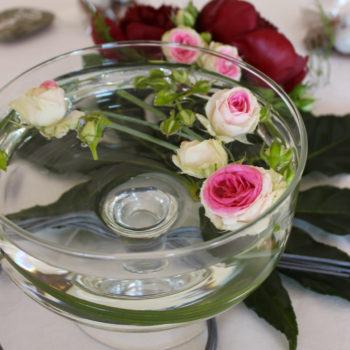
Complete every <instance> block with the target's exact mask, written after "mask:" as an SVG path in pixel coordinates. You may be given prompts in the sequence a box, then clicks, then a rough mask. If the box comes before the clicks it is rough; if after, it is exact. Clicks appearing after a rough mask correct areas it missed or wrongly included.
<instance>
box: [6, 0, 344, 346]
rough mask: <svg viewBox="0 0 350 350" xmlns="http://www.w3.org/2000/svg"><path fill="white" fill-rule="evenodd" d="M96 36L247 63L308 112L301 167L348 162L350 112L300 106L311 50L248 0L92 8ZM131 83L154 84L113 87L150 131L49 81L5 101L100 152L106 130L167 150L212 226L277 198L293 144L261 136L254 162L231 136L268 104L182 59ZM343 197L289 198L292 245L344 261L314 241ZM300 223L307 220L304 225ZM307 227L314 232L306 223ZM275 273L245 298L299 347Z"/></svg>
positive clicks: (308, 282)
mask: <svg viewBox="0 0 350 350" xmlns="http://www.w3.org/2000/svg"><path fill="white" fill-rule="evenodd" d="M222 14H225V15H224V16H223V15H222ZM219 18H220V20H218V19H219ZM92 35H93V39H94V41H95V42H96V43H104V42H113V41H116V40H119V41H120V40H144V39H146V40H164V41H175V42H179V43H187V44H191V45H196V46H202V47H208V48H210V49H213V50H214V51H217V52H219V53H224V54H226V55H229V56H231V57H234V58H239V59H243V60H245V61H247V62H248V63H251V64H253V65H254V66H256V67H257V68H258V69H260V70H261V71H263V72H265V73H266V74H267V75H269V76H270V77H271V78H272V79H274V80H275V81H277V82H278V83H279V84H280V85H281V86H283V87H284V89H285V90H286V91H288V92H289V94H290V96H291V97H292V98H293V100H294V102H295V103H296V105H297V106H298V107H299V109H300V110H301V111H302V112H303V118H304V122H305V125H306V129H307V132H308V139H309V157H308V160H307V165H306V169H305V175H306V174H310V173H312V172H315V171H317V172H322V173H324V174H327V175H337V174H340V173H349V172H350V165H349V164H350V163H349V161H348V159H349V152H350V136H349V135H350V116H349V115H346V116H344V117H343V118H335V117H334V116H322V117H320V118H314V116H313V115H312V114H311V113H309V112H306V110H308V109H310V105H311V103H312V98H310V97H309V96H308V95H307V87H306V85H303V84H302V82H303V79H304V78H305V76H306V74H307V58H306V57H301V56H300V55H298V54H297V53H296V51H295V49H294V48H293V46H292V44H291V43H290V41H289V40H288V39H287V38H286V37H285V36H284V35H283V34H282V33H280V32H279V31H278V30H277V28H276V27H275V26H274V25H273V24H271V23H269V22H268V21H267V20H265V19H264V18H262V17H261V15H260V14H259V13H258V12H257V11H256V9H255V8H254V6H253V5H251V4H249V3H248V2H246V1H240V0H217V1H211V2H209V3H208V4H207V5H206V6H205V7H204V8H203V9H202V11H198V10H197V9H196V8H195V7H194V6H193V5H192V4H189V5H188V6H187V7H186V8H185V9H175V8H172V7H169V6H162V7H160V8H159V9H155V8H152V7H150V6H142V5H134V6H132V7H130V8H129V9H128V10H127V12H126V14H125V16H124V17H123V18H122V19H121V21H119V22H116V21H114V20H112V19H110V18H108V17H106V16H104V15H103V14H102V13H101V12H97V13H95V14H93V16H92ZM102 54H103V53H102ZM164 54H165V55H166V57H167V59H168V60H169V61H172V62H182V63H190V64H192V65H194V66H199V67H203V68H205V69H206V70H209V71H214V72H217V73H219V74H221V75H224V76H227V77H229V78H230V79H233V80H236V81H238V80H240V79H241V78H242V77H241V72H240V69H239V67H238V66H237V65H235V64H234V63H232V62H229V61H227V60H221V59H220V58H215V57H214V56H209V55H208V56H206V55H205V54H204V55H199V54H198V53H196V51H195V50H180V49H174V50H171V49H169V50H165V51H164ZM134 86H135V87H136V88H139V89H142V88H146V87H147V88H151V89H152V90H153V93H154V99H153V100H152V103H151V104H145V101H144V100H140V99H137V98H136V97H135V96H130V94H129V93H128V92H127V91H126V90H120V91H119V92H118V95H119V97H120V98H124V99H126V100H128V101H129V102H130V103H134V104H135V105H137V106H142V108H144V109H145V110H148V111H149V112H151V113H153V114H154V115H156V116H157V117H158V118H159V123H157V124H155V123H154V122H150V121H148V120H142V125H143V126H146V127H151V128H153V130H156V132H157V135H158V137H157V138H156V137H152V136H150V135H149V134H146V133H142V132H140V131H138V130H135V129H134V128H132V125H131V124H132V123H140V121H138V120H136V119H135V118H130V117H128V116H125V115H120V114H117V113H112V112H103V113H102V112H101V111H78V110H69V108H68V104H67V101H66V99H65V92H64V91H63V89H62V88H61V87H59V86H58V85H57V83H56V82H54V81H48V82H44V83H43V84H41V86H39V87H36V88H33V89H31V90H29V91H28V92H26V93H25V94H24V95H23V96H21V97H19V98H18V99H16V100H15V101H13V102H12V104H11V107H12V108H13V109H14V110H15V111H16V112H17V113H16V118H15V119H14V120H12V122H15V123H17V125H18V127H27V128H31V129H33V130H37V131H38V132H40V133H41V134H42V135H43V136H44V137H46V138H47V139H54V138H62V137H63V136H64V135H66V134H67V133H68V132H75V133H76V136H77V138H78V139H79V140H81V142H82V143H83V144H85V145H87V146H89V148H90V150H91V153H92V155H93V158H95V159H97V158H98V152H97V150H98V145H99V142H100V140H101V138H102V137H103V134H104V131H105V129H106V128H111V129H115V130H118V131H119V132H122V133H125V134H128V135H131V136H133V137H136V138H139V139H141V140H143V141H147V142H149V143H153V144H155V145H157V146H159V147H162V148H163V149H164V150H166V152H168V153H167V154H168V155H169V159H171V162H172V166H173V167H174V172H177V173H179V174H180V175H179V176H181V177H182V178H183V179H184V180H185V181H188V182H189V183H190V184H191V186H192V189H193V191H192V192H191V193H192V194H193V195H194V196H195V197H196V198H197V199H198V200H199V201H200V202H201V204H202V206H203V208H204V210H205V215H206V217H207V218H208V219H209V220H210V222H211V223H212V224H213V225H214V226H215V227H216V229H217V230H219V231H221V230H234V229H236V228H239V227H241V226H242V225H244V224H246V223H248V222H251V221H254V220H255V219H256V218H257V215H258V214H259V213H261V212H262V211H264V210H265V209H266V208H268V207H269V206H271V205H272V204H273V203H274V202H275V201H276V200H277V199H278V198H279V197H280V195H281V193H283V191H284V190H285V188H286V186H287V185H288V183H289V182H290V181H291V179H292V178H293V176H294V165H293V152H292V150H291V149H289V148H286V147H285V145H283V144H282V143H281V142H280V140H279V139H278V138H276V139H275V140H274V141H273V142H272V143H271V144H270V145H269V146H267V145H262V146H261V149H260V151H259V152H258V161H257V159H249V157H246V158H243V159H241V158H237V157H234V156H233V155H232V145H233V144H235V145H237V143H238V144H242V145H243V146H245V142H249V139H250V137H251V136H252V135H254V133H256V130H257V128H258V127H259V125H262V124H264V125H269V123H271V119H270V118H269V114H268V109H267V108H266V106H264V105H262V104H261V103H260V101H258V99H257V98H256V95H255V94H254V92H253V91H250V90H248V89H245V88H242V87H236V88H229V89H226V88H225V89H219V90H217V91H215V90H214V89H212V86H210V83H209V82H208V81H203V80H199V81H194V80H191V79H190V78H189V77H188V75H187V74H186V71H184V70H181V69H179V70H177V69H176V70H172V71H164V70H156V71H151V72H150V74H149V75H148V76H140V77H137V78H136V79H135V81H134ZM189 97H191V98H201V99H205V100H206V101H207V102H206V106H205V109H204V110H203V111H202V112H201V113H197V112H194V111H193V109H192V108H190V107H189V106H188V105H187V102H186V101H188V98H189ZM185 102H186V103H185ZM159 107H160V108H159ZM164 107H166V109H167V111H168V113H166V114H165V113H164V111H163V109H164ZM43 111H45V113H43ZM119 121H124V122H127V123H130V126H125V125H121V124H120V123H119ZM3 122H4V121H2V122H1V123H3ZM5 122H6V120H5ZM2 125H3V124H0V127H1V126H2ZM172 140H176V142H172ZM247 147H248V145H247ZM9 156H10V155H8V154H7V153H6V150H4V149H3V150H1V149H0V168H1V169H3V170H6V167H7V163H8V162H9ZM238 194H239V195H238ZM349 205H350V190H348V189H337V188H333V187H330V186H318V187H315V188H312V189H309V190H307V191H304V192H301V193H300V195H299V200H298V202H297V205H296V218H297V219H298V222H299V226H298V223H296V224H295V226H294V227H293V234H292V235H291V236H290V239H289V242H288V245H287V248H286V251H287V253H290V254H294V255H309V256H313V257H322V258H325V259H338V260H342V261H346V262H347V263H348V262H349V261H350V259H349V257H348V256H347V255H346V254H345V253H344V252H342V251H340V250H338V249H336V248H334V247H332V246H328V245H324V244H321V243H319V242H318V241H317V232H318V231H319V230H323V231H324V232H327V233H329V234H330V235H338V236H339V235H346V234H350V231H349V227H350V215H349V210H347V208H348V207H349ZM344 208H345V209H344ZM300 222H304V223H305V222H306V223H307V226H302V225H300ZM305 227H306V228H305ZM310 227H311V229H310ZM312 227H313V228H314V227H317V228H318V230H315V231H312ZM309 231H312V233H313V237H311V236H310V235H309V234H308V232H309ZM315 237H316V239H314V238H315ZM280 272H282V273H283V274H284V275H287V276H289V277H291V278H293V279H294V280H296V281H298V282H299V283H301V284H302V285H303V286H305V287H306V288H309V289H312V290H313V291H316V292H318V293H322V294H328V295H334V296H339V297H342V298H345V299H347V300H350V298H349V292H348V290H349V288H350V285H349V283H350V282H349V280H348V279H347V278H344V276H342V275H339V276H331V275H326V274H324V273H323V272H322V271H320V273H310V272H305V271H292V270H285V269H280ZM279 276H280V275H279V273H277V271H275V272H274V273H273V274H272V275H271V276H270V277H269V278H268V279H267V280H266V281H265V282H264V284H263V285H262V286H261V287H259V288H258V289H257V290H256V291H255V292H254V293H253V294H251V295H250V296H249V297H248V298H247V299H245V301H244V302H245V304H246V305H247V306H248V307H250V308H251V309H253V310H254V311H256V312H257V314H258V315H259V316H261V317H263V318H264V319H265V320H266V321H267V322H269V323H270V324H271V325H273V326H274V327H275V328H277V329H278V330H280V331H281V332H283V333H284V334H285V335H286V336H287V338H288V341H289V346H290V349H296V346H297V335H298V327H297V321H296V316H295V314H294V311H293V307H292V303H291V300H290V298H289V295H288V293H287V291H286V289H285V288H284V287H283V284H282V282H281V279H280V277H279ZM271 295H273V298H271Z"/></svg>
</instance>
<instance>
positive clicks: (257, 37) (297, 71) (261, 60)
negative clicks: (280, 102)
mask: <svg viewBox="0 0 350 350" xmlns="http://www.w3.org/2000/svg"><path fill="white" fill-rule="evenodd" d="M233 43H234V44H235V45H236V46H237V47H238V49H239V51H240V53H241V55H242V56H243V57H244V59H245V61H246V62H249V63H250V64H251V65H253V66H254V67H256V68H258V69H259V70H261V71H262V72H264V73H265V74H267V75H268V76H269V77H270V78H271V79H273V80H274V81H276V82H277V83H278V84H280V85H282V86H283V87H284V88H285V90H286V91H290V90H292V89H293V87H294V86H295V85H297V84H299V83H300V82H301V81H302V80H303V79H304V77H305V75H306V73H307V68H306V64H307V57H301V56H299V55H297V53H296V52H295V49H294V47H293V45H292V44H291V43H290V41H289V40H288V39H287V38H286V37H285V36H284V35H283V34H281V33H279V32H277V31H275V30H273V29H265V28H263V29H257V30H255V31H252V32H250V33H247V34H245V35H242V36H241V37H240V38H236V39H233Z"/></svg>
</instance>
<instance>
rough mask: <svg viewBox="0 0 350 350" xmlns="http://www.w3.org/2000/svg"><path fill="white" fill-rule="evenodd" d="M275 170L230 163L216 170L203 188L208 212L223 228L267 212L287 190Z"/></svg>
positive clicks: (212, 219) (241, 223) (231, 227)
mask: <svg viewBox="0 0 350 350" xmlns="http://www.w3.org/2000/svg"><path fill="white" fill-rule="evenodd" d="M285 187H286V185H285V182H284V181H283V178H282V176H281V175H279V174H277V173H276V172H274V171H273V170H266V169H264V168H260V167H255V166H250V165H243V164H229V165H227V166H225V167H223V168H221V169H219V170H218V171H216V172H215V173H213V174H212V175H211V176H210V177H209V178H208V179H207V180H206V181H205V182H204V183H203V186H202V188H201V202H202V204H203V206H204V208H205V215H206V216H207V217H208V218H209V219H210V220H211V221H212V223H213V224H214V225H215V226H216V227H217V228H218V229H222V230H236V229H238V228H239V227H241V226H243V225H245V224H248V223H250V222H252V221H254V220H255V219H256V218H257V217H259V216H260V215H261V214H263V213H264V212H265V211H266V210H267V209H268V208H269V207H270V206H271V205H272V204H273V203H274V202H275V200H276V199H277V198H278V197H279V196H280V194H281V193H282V192H283V191H284V189H285Z"/></svg>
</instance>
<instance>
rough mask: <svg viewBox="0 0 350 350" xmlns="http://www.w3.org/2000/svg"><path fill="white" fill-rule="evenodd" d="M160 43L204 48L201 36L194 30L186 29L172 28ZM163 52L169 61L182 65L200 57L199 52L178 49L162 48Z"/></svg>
mask: <svg viewBox="0 0 350 350" xmlns="http://www.w3.org/2000/svg"><path fill="white" fill-rule="evenodd" d="M162 41H166V42H172V43H178V44H184V45H191V46H199V47H203V46H204V42H203V40H202V38H201V36H200V35H199V34H198V33H197V32H196V31H195V30H193V29H191V28H187V27H178V28H174V29H172V30H170V31H168V32H166V33H164V35H163V37H162ZM163 52H164V55H165V56H166V57H167V59H168V60H169V61H171V62H177V63H184V64H192V63H194V62H195V61H196V60H197V58H198V57H199V55H200V52H199V50H195V49H184V48H179V47H164V49H163Z"/></svg>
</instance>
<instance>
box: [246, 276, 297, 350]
mask: <svg viewBox="0 0 350 350" xmlns="http://www.w3.org/2000/svg"><path fill="white" fill-rule="evenodd" d="M244 303H245V305H246V306H247V307H248V308H250V309H252V310H254V311H255V312H256V313H257V315H258V316H259V317H261V318H263V319H264V320H266V321H267V322H268V323H269V324H271V325H272V326H273V327H275V328H276V329H278V330H279V331H281V332H282V333H284V334H285V336H286V337H287V339H288V342H289V349H290V350H296V348H297V338H298V324H297V321H296V316H295V313H294V310H293V306H292V303H291V300H290V298H289V295H288V292H287V291H286V290H285V288H284V287H283V285H282V282H281V279H280V277H279V275H278V273H277V272H272V274H271V275H270V276H269V277H268V278H267V279H266V280H265V282H264V283H263V284H262V285H261V286H260V287H259V288H258V289H256V290H255V291H254V292H253V293H252V294H250V295H249V296H248V298H246V299H245V300H244Z"/></svg>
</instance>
